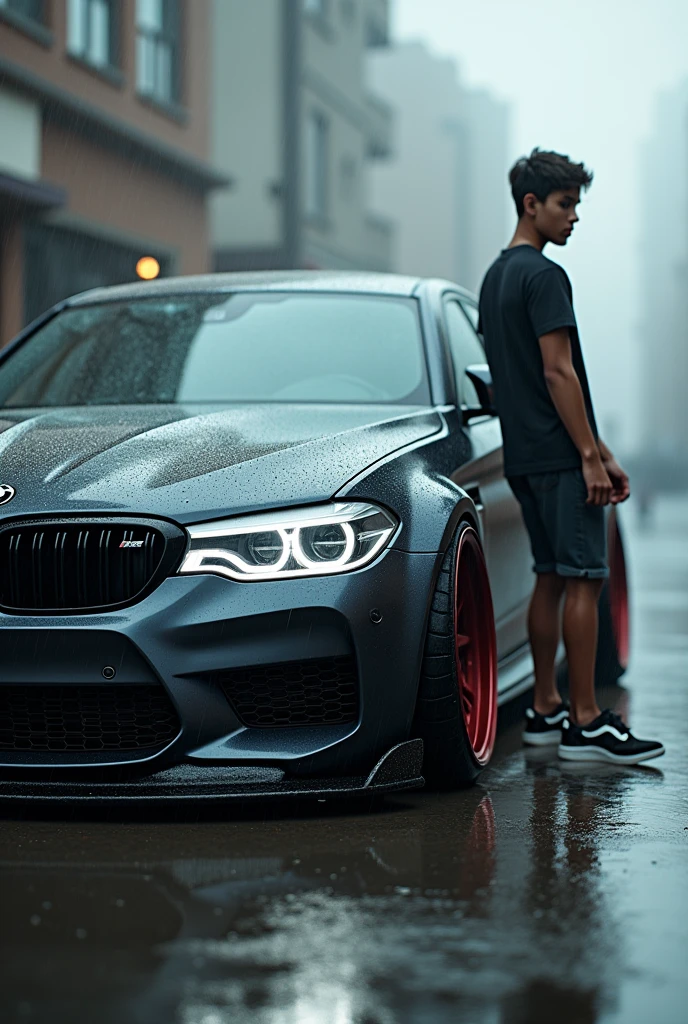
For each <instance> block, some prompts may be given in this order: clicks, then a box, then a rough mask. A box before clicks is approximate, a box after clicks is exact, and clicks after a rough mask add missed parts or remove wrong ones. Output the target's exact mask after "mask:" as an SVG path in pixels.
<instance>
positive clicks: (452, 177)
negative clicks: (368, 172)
mask: <svg viewBox="0 0 688 1024" xmlns="http://www.w3.org/2000/svg"><path fill="white" fill-rule="evenodd" d="M368 70H369V81H370V85H371V87H372V88H373V89H374V90H375V92H376V93H377V94H378V95H380V96H382V97H383V98H384V99H386V100H387V101H388V102H391V103H393V104H394V107H395V116H396V123H395V146H394V156H393V159H391V160H388V161H386V162H385V163H380V164H378V165H377V166H376V167H375V168H374V169H373V171H372V188H373V193H372V194H373V208H374V209H375V210H376V211H379V212H380V213H381V214H382V215H383V216H385V217H389V218H391V219H393V220H394V222H395V224H396V225H397V243H396V249H395V256H396V258H395V263H394V269H395V270H397V271H399V272H400V273H405V274H420V275H422V276H430V277H444V278H448V279H450V280H453V281H457V282H458V283H459V284H461V285H463V286H464V287H466V288H469V289H471V290H474V291H475V290H476V289H477V288H478V286H479V284H480V281H481V280H482V276H483V274H484V272H485V270H486V269H487V267H488V266H489V264H490V263H491V262H492V260H493V259H494V258H495V256H496V254H497V253H498V252H499V251H500V249H502V248H503V247H504V245H505V243H506V241H507V235H508V231H509V223H510V220H509V218H510V208H509V190H508V181H507V175H508V165H509V160H508V157H509V124H510V113H509V108H508V106H507V105H506V104H504V103H501V102H499V101H497V100H495V99H494V98H493V97H492V96H490V95H489V94H488V93H486V92H484V91H476V90H471V89H468V88H466V87H464V86H463V85H462V84H461V82H460V80H459V76H458V72H457V67H456V64H455V63H454V61H452V60H451V59H449V58H439V57H436V56H434V55H433V54H432V53H431V52H430V51H429V50H428V49H427V48H426V46H425V45H424V44H422V43H415V42H414V43H404V44H400V45H395V46H393V47H389V48H386V49H378V50H376V51H374V52H372V53H371V54H370V56H369V61H368Z"/></svg>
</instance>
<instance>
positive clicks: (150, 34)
mask: <svg viewBox="0 0 688 1024" xmlns="http://www.w3.org/2000/svg"><path fill="white" fill-rule="evenodd" d="M179 54H180V19H179V0H137V3H136V85H137V88H138V91H139V93H140V94H141V95H142V96H148V97H150V98H151V99H154V100H157V101H158V102H159V103H177V102H179V98H180V93H181V90H180V75H179Z"/></svg>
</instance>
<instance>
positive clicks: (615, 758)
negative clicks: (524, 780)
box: [557, 744, 665, 764]
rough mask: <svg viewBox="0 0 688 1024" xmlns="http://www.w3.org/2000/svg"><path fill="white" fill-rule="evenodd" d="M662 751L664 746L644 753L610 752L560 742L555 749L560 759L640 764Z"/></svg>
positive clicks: (598, 748) (658, 755) (657, 755)
mask: <svg viewBox="0 0 688 1024" xmlns="http://www.w3.org/2000/svg"><path fill="white" fill-rule="evenodd" d="M664 752H665V751H664V747H660V748H659V750H649V751H648V752H647V753H645V754H612V753H611V751H609V750H605V749H604V747H565V746H562V745H561V744H560V745H559V749H558V751H557V753H558V754H559V757H560V758H561V759H562V761H611V762H612V763H613V764H640V763H641V761H651V760H652V758H654V757H661V756H662V754H663V753H664Z"/></svg>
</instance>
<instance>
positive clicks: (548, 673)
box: [528, 572, 566, 715]
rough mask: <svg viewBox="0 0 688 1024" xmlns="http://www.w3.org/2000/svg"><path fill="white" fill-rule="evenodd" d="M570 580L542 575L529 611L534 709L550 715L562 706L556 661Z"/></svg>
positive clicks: (552, 574)
mask: <svg viewBox="0 0 688 1024" xmlns="http://www.w3.org/2000/svg"><path fill="white" fill-rule="evenodd" d="M565 586H566V580H565V579H564V578H563V577H561V576H557V574H556V573H553V572H545V573H538V575H537V580H536V583H535V590H534V591H533V596H532V598H531V601H530V608H529V609H528V635H529V637H530V647H531V650H532V653H533V662H534V665H535V696H534V701H533V706H534V708H535V710H536V711H537V712H538V714H540V715H549V714H551V713H552V712H553V711H554V710H555V709H556V708H558V707H559V705H560V704H561V696H560V694H559V690H558V688H557V680H556V674H555V669H554V661H555V658H556V654H557V647H558V646H559V638H560V621H559V620H560V607H561V595H562V594H563V592H564V587H565Z"/></svg>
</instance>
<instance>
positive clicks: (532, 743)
mask: <svg viewBox="0 0 688 1024" xmlns="http://www.w3.org/2000/svg"><path fill="white" fill-rule="evenodd" d="M523 742H524V743H525V744H526V746H528V747H553V746H554V745H555V744H557V743H561V729H555V730H553V731H552V732H533V733H528V732H524V733H523Z"/></svg>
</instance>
